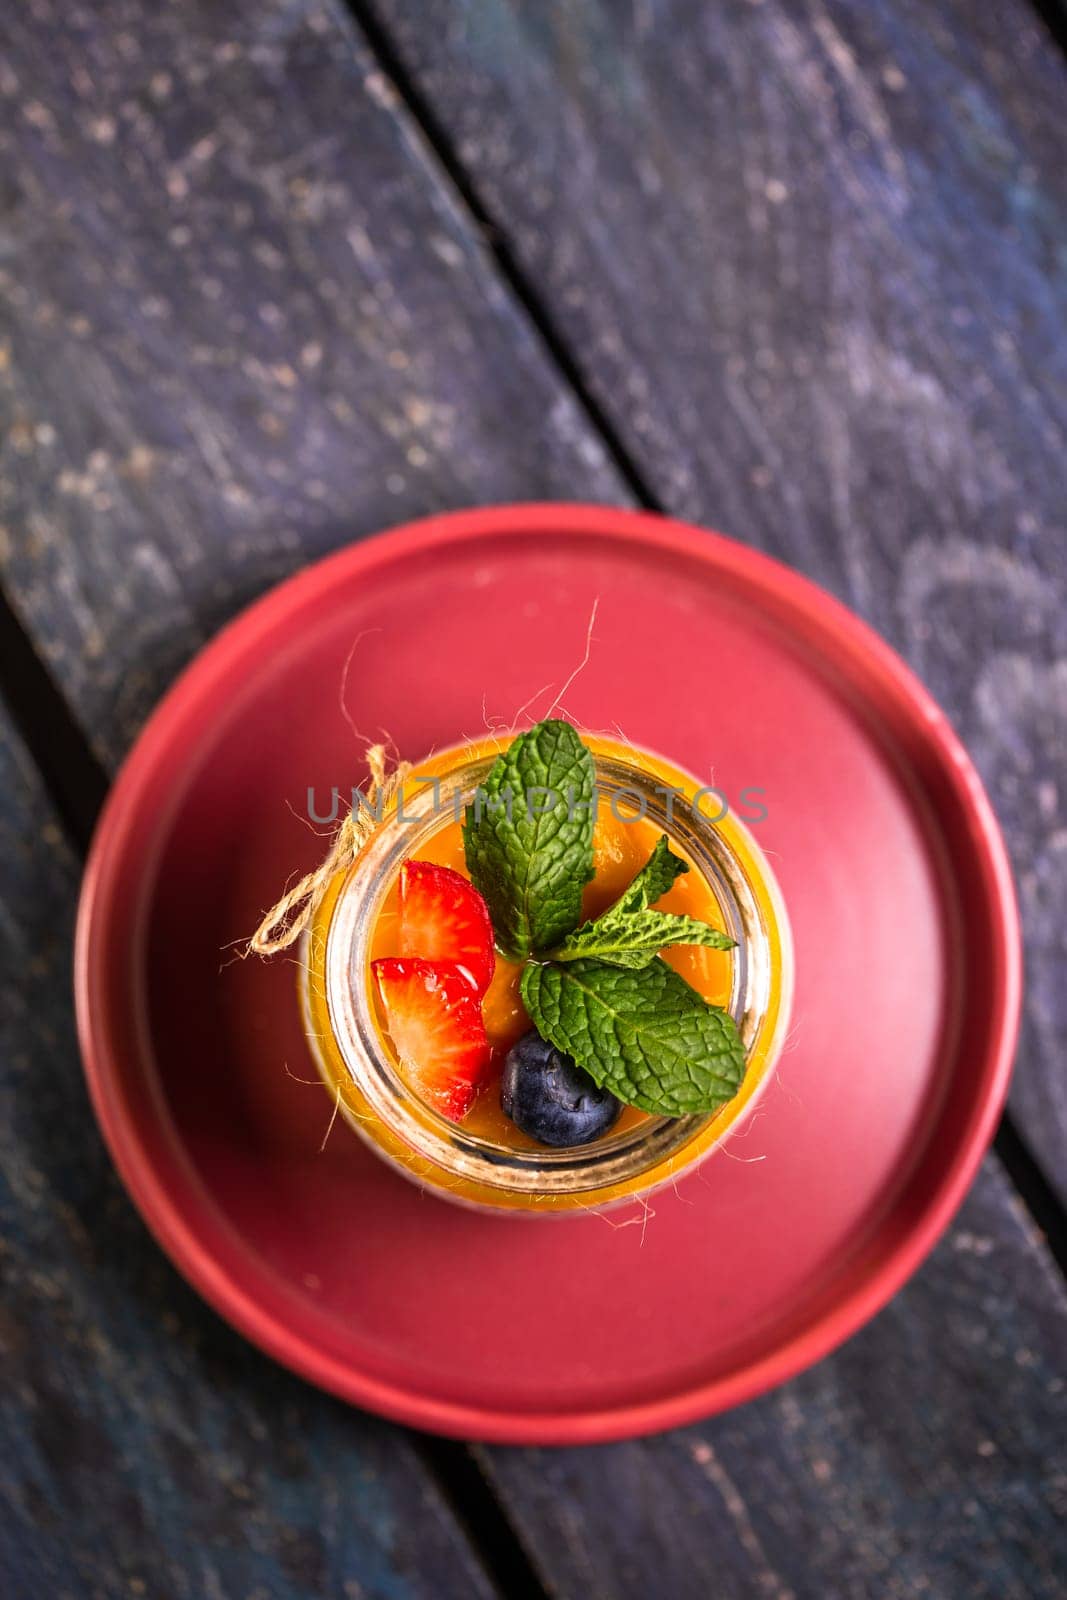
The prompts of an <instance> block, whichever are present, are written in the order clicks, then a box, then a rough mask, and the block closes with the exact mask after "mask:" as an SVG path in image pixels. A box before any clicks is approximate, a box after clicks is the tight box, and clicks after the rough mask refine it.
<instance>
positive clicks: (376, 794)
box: [248, 744, 411, 956]
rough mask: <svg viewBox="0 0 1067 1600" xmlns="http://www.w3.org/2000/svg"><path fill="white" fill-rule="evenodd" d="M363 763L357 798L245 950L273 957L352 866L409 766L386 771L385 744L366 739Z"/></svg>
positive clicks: (297, 933) (298, 932)
mask: <svg viewBox="0 0 1067 1600" xmlns="http://www.w3.org/2000/svg"><path fill="white" fill-rule="evenodd" d="M367 765H368V767H369V768H370V782H369V783H368V784H367V786H366V788H365V790H363V801H362V803H359V804H357V805H354V806H353V807H352V809H351V811H349V813H348V815H347V816H346V817H345V818H344V821H343V822H342V823H341V824H340V826H339V827H338V829H337V832H336V833H335V834H334V836H333V841H332V843H331V845H330V848H329V850H328V851H327V853H326V855H325V857H324V858H323V860H322V861H321V862H320V863H319V865H318V866H317V867H316V868H315V870H314V871H313V872H309V873H307V874H306V875H305V876H304V877H303V878H301V879H300V882H299V883H295V884H294V885H293V887H292V888H291V889H289V890H287V891H286V893H285V894H283V895H282V897H281V899H280V900H279V901H278V902H277V904H276V905H273V906H271V908H270V910H269V911H268V912H267V914H266V916H265V917H264V918H263V920H262V922H261V923H260V925H259V927H258V928H257V929H256V931H255V933H254V934H253V935H252V937H251V939H250V940H249V942H248V949H249V953H250V954H252V955H257V956H273V955H276V954H277V952H278V951H279V950H288V948H289V946H290V945H291V944H294V943H295V942H296V940H297V939H299V937H300V935H301V934H302V933H303V931H304V929H305V928H306V927H307V926H308V924H309V923H310V921H311V919H312V917H313V916H314V915H315V912H316V911H317V910H318V908H319V906H320V905H321V903H322V897H323V895H324V894H325V893H326V890H327V888H328V887H329V885H330V883H331V881H332V879H333V877H334V875H335V874H336V873H338V872H340V871H341V870H342V869H344V868H347V867H350V866H351V865H352V862H353V861H355V859H356V857H357V856H358V855H359V853H360V851H361V850H362V849H363V846H364V845H365V844H366V843H367V840H368V839H370V838H371V836H372V835H373V834H374V833H376V832H377V830H378V829H379V828H380V827H381V824H382V821H383V820H384V818H385V813H386V809H387V807H388V806H390V805H391V804H392V802H393V800H394V799H395V797H396V794H397V791H398V790H399V789H400V787H401V785H402V784H403V782H404V780H405V778H406V777H407V776H408V774H409V773H410V771H411V763H410V762H409V761H400V762H398V763H397V765H396V766H395V767H394V768H393V770H392V772H388V771H387V770H386V765H387V763H386V753H385V746H384V745H383V744H372V745H371V747H370V749H369V750H368V751H367Z"/></svg>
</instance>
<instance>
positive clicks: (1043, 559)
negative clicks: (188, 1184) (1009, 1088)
mask: <svg viewBox="0 0 1067 1600" xmlns="http://www.w3.org/2000/svg"><path fill="white" fill-rule="evenodd" d="M1057 30H1058V31H1059V33H1060V45H1062V42H1063V38H1064V36H1065V35H1064V31H1063V28H1062V13H1060V12H1059V11H1058V9H1057V0H1043V3H1042V4H1041V5H1040V6H1038V5H1036V4H1031V3H1030V0H990V3H988V4H984V5H980V6H975V5H972V4H969V3H966V0H722V3H720V4H701V3H700V0H614V3H609V0H599V3H597V0H420V3H418V4H408V5H404V4H401V3H400V0H373V3H372V4H365V3H364V0H354V4H353V5H352V7H351V10H345V9H344V8H343V6H342V5H341V4H340V0H338V3H336V4H332V5H331V4H329V3H319V0H255V3H254V0H177V3H174V4H171V5H165V6H161V5H154V4H150V3H149V0H76V3H74V4H62V3H61V0H19V3H17V4H10V5H8V6H7V7H5V8H4V16H3V19H2V21H0V37H2V46H0V397H2V399H0V424H2V426H0V434H2V445H0V448H2V454H0V574H2V580H3V586H4V591H5V593H6V596H7V607H8V609H7V611H6V613H5V614H4V616H3V620H2V626H0V646H2V657H0V665H2V672H3V676H2V688H3V690H4V694H5V704H6V710H4V711H3V713H2V715H0V760H2V783H0V829H2V838H0V938H2V940H3V948H4V967H3V1017H2V1030H3V1051H2V1055H0V1084H2V1093H3V1114H2V1118H0V1172H2V1187H0V1206H2V1211H3V1258H2V1261H3V1276H4V1299H3V1311H2V1315H0V1340H2V1344H3V1378H4V1382H3V1398H2V1406H0V1414H2V1418H3V1430H4V1447H3V1451H2V1455H0V1488H2V1494H3V1501H4V1512H3V1515H2V1517H0V1569H2V1570H0V1586H2V1591H3V1593H4V1594H5V1595H7V1596H11V1597H13V1600H14V1597H21V1596H33V1597H34V1600H38V1597H42V1596H49V1597H53V1596H54V1597H57V1600H58V1597H60V1596H107V1597H111V1596H118V1595H147V1596H150V1597H152V1600H178V1597H195V1600H200V1597H212V1596H214V1597H224V1600H238V1597H241V1600H244V1597H249V1600H250V1597H252V1596H256V1597H267V1596H271V1597H274V1596H279V1597H291V1596H298V1595H299V1596H304V1595H331V1596H333V1595H336V1596H349V1597H355V1596H364V1595H373V1596H389V1597H408V1596H434V1597H446V1596H447V1597H450V1596H453V1595H455V1596H464V1597H466V1596H469V1595H478V1596H483V1595H484V1596H489V1595H493V1594H501V1595H506V1596H508V1597H511V1596H537V1595H543V1594H544V1593H545V1592H546V1591H547V1592H548V1593H550V1594H558V1595H566V1596H581V1597H585V1596H604V1597H609V1596H610V1597H621V1596H626V1597H641V1600H644V1597H645V1596H650V1595H657V1596H658V1595H664V1596H669V1597H671V1600H683V1597H689V1596H692V1597H700V1600H704V1597H708V1596H712V1595H714V1596H716V1597H723V1600H727V1597H735V1596H744V1597H748V1596H760V1597H763V1596H774V1597H779V1600H782V1597H786V1596H796V1597H798V1600H799V1597H809V1596H810V1597H813V1600H826V1597H836V1596H856V1597H861V1596H862V1597H868V1596H908V1597H912V1596H919V1595H922V1596H939V1597H940V1596H944V1597H952V1600H957V1597H964V1600H977V1597H981V1596H989V1597H996V1600H1036V1597H1053V1596H1058V1595H1063V1594H1064V1593H1065V1592H1067V1548H1065V1541H1064V1531H1063V1530H1064V1520H1063V1519H1064V1515H1065V1512H1067V1477H1065V1471H1067V1464H1065V1460H1064V1439H1065V1438H1067V1393H1065V1389H1064V1382H1065V1365H1064V1353H1065V1345H1067V1301H1065V1297H1064V1289H1063V1282H1062V1278H1061V1276H1060V1271H1059V1269H1058V1268H1057V1264H1056V1257H1057V1256H1058V1258H1059V1265H1060V1267H1062V1266H1063V1262H1064V1250H1063V1220H1062V1219H1063V1212H1062V1209H1061V1208H1062V1204H1063V1202H1064V1201H1065V1200H1067V1093H1065V1089H1064V1078H1063V1047H1064V1041H1065V1036H1067V1008H1065V1001H1064V994H1065V992H1067V991H1065V984H1064V978H1065V975H1067V969H1065V949H1064V942H1065V921H1064V915H1063V907H1064V904H1065V902H1067V824H1065V821H1064V813H1063V810H1062V796H1063V795H1064V793H1065V792H1067V604H1065V594H1064V580H1065V576H1067V544H1065V539H1064V526H1063V520H1062V519H1063V512H1064V503H1065V498H1067V496H1065V488H1067V481H1065V480H1067V473H1065V460H1067V448H1065V442H1067V441H1065V432H1067V429H1065V420H1067V419H1065V414H1067V339H1065V331H1064V330H1065V321H1064V318H1065V311H1067V285H1065V276H1064V271H1065V269H1064V262H1065V251H1067V216H1065V212H1067V207H1065V173H1067V140H1065V137H1064V110H1065V107H1067V70H1065V64H1064V59H1063V55H1062V53H1061V49H1060V45H1058V44H1057V40H1056V37H1055V34H1056V32H1057ZM516 498H549V499H551V498H589V499H600V500H607V501H618V502H632V501H639V502H641V503H644V504H646V505H650V506H657V507H661V508H665V509H668V510H670V511H672V512H675V513H677V514H680V515H683V516H687V517H691V518H693V519H696V520H699V521H703V522H706V523H708V524H711V525H714V526H717V527H720V528H722V529H724V530H725V531H728V532H731V533H733V534H734V535H735V536H737V537H739V538H741V539H744V540H747V541H750V542H751V543H753V544H755V545H758V546H759V547H761V548H763V549H765V550H768V551H770V552H772V553H774V554H776V555H778V556H781V557H783V558H784V559H786V560H787V561H790V562H792V563H793V564H794V565H796V566H798V567H799V568H801V569H802V570H803V571H805V572H806V573H808V574H809V575H810V576H812V577H813V578H815V579H817V580H818V581H819V582H821V583H823V584H825V585H826V586H827V587H829V588H830V589H832V590H834V591H835V592H836V593H837V594H839V595H840V596H841V597H842V598H843V599H845V600H846V601H847V602H848V603H849V604H851V605H852V606H854V607H856V608H857V609H858V610H859V611H860V612H861V613H862V614H863V615H865V616H866V617H867V618H868V619H869V620H870V621H871V622H873V623H874V624H875V626H876V627H878V628H879V629H880V630H881V631H882V632H883V633H884V634H885V635H886V636H887V637H888V638H889V639H890V640H891V641H892V642H893V643H894V644H895V645H896V646H897V647H898V648H899V649H900V650H902V651H903V653H904V654H905V656H907V658H908V659H909V660H910V661H911V663H912V664H913V665H914V666H915V667H916V669H917V670H918V671H919V673H920V674H921V675H922V677H923V678H924V679H925V681H926V682H927V683H928V685H929V686H930V687H931V688H932V689H933V690H934V692H935V693H936V694H937V695H938V696H939V698H940V699H941V701H942V702H943V704H944V705H945V706H946V708H947V709H948V711H949V712H950V714H951V715H952V716H953V718H954V720H955V722H956V724H957V726H958V728H959V729H960V731H961V732H962V734H963V735H964V737H965V738H966V739H967V740H968V742H969V744H970V746H971V749H972V750H973V752H974V754H975V756H976V758H977V761H978V763H979V766H980V767H981V769H982V771H983V774H984V776H985V779H986V781H987V783H988V785H989V787H990V790H991V793H992V795H993V798H994V801H995V802H996V804H997V806H998V808H999V811H1000V814H1001V817H1002V819H1003V822H1004V825H1005V829H1006V832H1007V836H1008V841H1009V844H1010V846H1011V849H1012V851H1013V854H1014V859H1015V864H1016V868H1017V872H1018V879H1019V888H1020V895H1021V900H1022V906H1023V911H1024V916H1025V920H1026V925H1027V937H1028V962H1029V999H1028V1006H1027V1014H1026V1024H1025V1030H1024V1037H1023V1043H1022V1049H1021V1051H1020V1056H1019V1063H1018V1070H1017V1075H1016V1080H1015V1085H1014V1089H1013V1093H1012V1098H1011V1107H1010V1111H1009V1115H1008V1117H1007V1118H1006V1120H1005V1123H1004V1126H1003V1128H1002V1131H1001V1134H1000V1136H999V1138H998V1141H997V1146H996V1151H995V1153H994V1154H992V1155H991V1156H990V1157H989V1158H988V1160H987V1161H986V1164H985V1166H984V1168H983V1171H982V1174H981V1177H980V1179H979V1181H978V1183H977V1184H976V1186H975V1188H974V1191H973V1193H972V1195H971V1197H970V1199H969V1200H968V1201H967V1203H966V1205H965V1207H964V1209H963V1211H962V1213H961V1215H960V1216H959V1218H958V1220H957V1222H956V1225H955V1226H954V1227H953V1229H952V1230H951V1232H950V1234H949V1235H948V1237H947V1238H946V1239H945V1241H944V1242H943V1243H942V1245H941V1246H940V1248H939V1249H938V1250H937V1252H936V1253H935V1255H934V1257H933V1258H932V1259H931V1260H930V1261H929V1262H928V1264H927V1265H926V1266H925V1267H924V1268H923V1270H922V1271H921V1272H920V1273H919V1275H918V1277H917V1278H916V1279H915V1280H914V1281H913V1283H912V1284H911V1285H910V1287H909V1288H908V1289H907V1290H906V1291H905V1292H904V1293H903V1294H901V1295H900V1296H899V1297H898V1298H897V1300H896V1301H895V1302H894V1303H893V1304H892V1306H891V1307H890V1308H889V1309H888V1310H887V1311H885V1312H883V1313H882V1315H881V1316H880V1317H879V1318H878V1319H877V1320H876V1321H875V1323H874V1324H873V1325H872V1326H870V1327H868V1328H867V1330H866V1331H865V1332H864V1333H862V1334H861V1335H860V1336H859V1337H858V1338H856V1339H855V1340H853V1341H852V1343H851V1344H849V1345H848V1346H847V1347H846V1348H845V1349H843V1350H842V1351H840V1352H839V1353H838V1354H837V1355H835V1356H834V1357H833V1358H832V1359H830V1360H827V1361H825V1362H824V1363H823V1364H822V1365H821V1366H820V1367H818V1368H817V1369H816V1370H814V1371H812V1372H809V1373H808V1374H806V1375H805V1376H804V1377H802V1378H800V1379H798V1380H797V1381H795V1382H794V1383H792V1384H790V1385H789V1386H788V1387H787V1388H786V1389H784V1390H782V1391H780V1392H778V1393H776V1394H773V1395H771V1396H768V1397H767V1398H765V1399H763V1400H761V1401H758V1402H757V1403H754V1404H752V1405H750V1406H748V1407H746V1408H745V1409H743V1410H742V1411H739V1412H737V1413H734V1414H732V1415H728V1416H725V1417H721V1418H719V1419H716V1420H715V1421H713V1422H710V1423H708V1424H706V1425H702V1426H696V1427H693V1428H689V1429H686V1430H684V1431H681V1432H678V1433H674V1434H669V1435H664V1436H662V1437H659V1438H655V1439H650V1440H645V1441H641V1442H637V1443H632V1444H622V1445H616V1446H611V1447H604V1448H596V1449H589V1450H568V1451H541V1450H507V1449H481V1448H475V1449H472V1450H468V1449H467V1448H466V1447H464V1446H462V1445H458V1444H451V1443H442V1442H438V1441H433V1440H427V1439H423V1438H420V1437H417V1436H414V1435H411V1434H407V1433H405V1432H403V1431H402V1430H400V1429H398V1428H395V1427H392V1426H389V1425H386V1424H384V1423H380V1422H378V1421H376V1420H374V1419H372V1418H369V1417H366V1416H363V1415H360V1414H358V1413H355V1412H352V1411H349V1410H347V1409H345V1407H343V1406H342V1405H340V1404H339V1403H336V1402H334V1401H333V1400H330V1399H328V1398H326V1397H324V1396H322V1395H320V1394H318V1393H315V1392H313V1391H311V1390H310V1389H308V1388H306V1387H304V1386H303V1385H301V1384H300V1383H299V1382H298V1381H297V1380H296V1379H294V1378H291V1377H289V1376H288V1375H287V1374H286V1373H285V1372H283V1371H281V1370H279V1369H278V1368H276V1367H274V1366H273V1365H271V1364H270V1362H268V1361H267V1360H266V1359H265V1358H263V1357H261V1356H259V1355H258V1354H257V1353H256V1352H255V1351H253V1350H252V1349H250V1348H248V1347H247V1346H246V1345H245V1344H243V1343H242V1342H241V1341H240V1339H238V1338H237V1336H236V1335H235V1334H232V1333H231V1332H230V1331H229V1330H228V1329H227V1328H226V1327H225V1326H223V1325H222V1324H221V1323H220V1322H219V1321H218V1320H217V1319H216V1318H215V1317H214V1315H213V1314H211V1313H210V1312H208V1311H207V1310H206V1309H205V1308H204V1307H203V1306H202V1305H201V1304H200V1303H199V1302H198V1300H197V1299H196V1298H195V1297H194V1295H193V1294H192V1293H191V1291H189V1290H187V1289H186V1288H185V1286H184V1285H183V1284H182V1282H181V1281H180V1280H179V1279H178V1278H177V1277H176V1275H175V1273H174V1272H173V1271H172V1270H171V1269H170V1267H169V1266H168V1265H167V1263H166V1262H165V1260H164V1259H163V1257H162V1256H161V1255H160V1253H159V1252H158V1250H157V1249H156V1248H155V1247H154V1245H153V1244H152V1243H151V1241H150V1240H149V1239H148V1237H147V1235H146V1233H145V1231H144V1229H143V1227H142V1225H141V1224H140V1222H139V1220H138V1218H137V1217H136V1215H135V1214H134V1213H133V1211H132V1209H131V1207H130V1205H129V1204H128V1202H127V1201H126V1199H125V1197H124V1195H123V1193H122V1191H121V1190H120V1188H119V1185H118V1183H117V1180H116V1179H115V1177H114V1176H113V1174H112V1171H111V1168H110V1165H109V1162H108V1160H107V1158H106V1156H105V1154H104V1152H103V1150H102V1147H101V1145H100V1142H99V1139H98V1137H97V1134H96V1132H95V1129H94V1126H93V1123H92V1119H91V1116H90V1113H89V1108H88V1104H87V1100H86V1097H85V1093H84V1090H83V1087H82V1080H81V1073H80V1068H79V1065H78V1060H77V1054H76V1050H75V1044H74V1039H73V1034H72V1020H71V1006H70V1001H69V998H68V996H69V970H68V969H69V936H70V927H71V916H72V907H73V904H74V897H75V893H76V889H77V882H78V863H79V856H80V854H81V852H82V851H83V850H84V848H85V845H86V842H87V835H88V831H89V828H90V826H91V822H92V817H93V814H94V812H95V809H96V807H97V806H98V804H99V801H100V799H101V797H102V795H103V792H104V789H105V786H106V782H107V776H108V774H109V772H110V771H111V770H112V769H113V767H114V766H115V764H116V763H117V762H118V761H119V759H120V758H121V756H122V754H123V752H124V751H125V750H126V748H127V747H128V746H129V744H130V742H131V740H132V738H133V737H134V735H135V733H136V731H137V729H138V726H139V725H140V723H141V721H142V720H143V718H144V716H145V715H146V713H147V712H148V710H149V709H150V707H151V706H152V704H153V702H154V700H155V699H156V698H157V696H158V695H159V694H160V692H161V691H162V690H163V688H164V687H165V686H166V684H167V683H168V681H169V680H170V679H171V678H172V676H173V675H174V673H175V671H176V670H177V669H178V668H179V667H180V666H181V665H182V664H183V663H184V662H185V661H186V660H188V658H189V657H190V656H191V655H192V653H193V652H194V651H195V650H196V649H197V647H198V646H199V645H200V644H201V643H202V642H203V641H204V640H205V639H206V638H207V637H208V636H209V635H210V634H211V633H212V631H213V630H214V629H216V628H217V627H218V626H219V624H220V623H222V622H223V621H224V620H225V619H226V618H227V617H229V616H230V615H231V614H232V613H233V612H234V611H235V610H236V609H237V608H238V607H239V606H240V605H241V604H242V603H243V602H244V601H246V600H248V599H249V598H250V597H252V596H253V595H256V594H258V593H259V592H260V591H262V590H263V589H264V588H265V587H266V586H267V585H268V584H270V583H272V582H273V581H274V580H276V579H278V578H280V577H281V576H283V575H284V574H286V573H288V572H291V571H292V570H293V569H294V568H296V567H298V566H299V565H301V564H302V563H303V562H306V561H307V560H309V559H311V558H313V557H314V556H317V555H319V554H322V553H323V552H326V551H328V550H330V549H332V548H334V547H335V546H337V545H339V544H341V543H343V542H345V541H347V540H351V539H353V538H358V537H360V536H361V535H364V534H368V533H370V532H372V531H374V530H376V529H379V528H381V527H385V526H388V525H389V524H391V523H395V522H397V521H400V520H402V519H404V518H407V517H410V516H413V515H417V514H419V513H422V512H427V511H430V510H432V509H436V508H442V507H453V506H460V505H464V504H468V503H471V502H477V501H492V500H500V499H516ZM1046 1235H1047V1239H1046V1237H1045V1236H1046Z"/></svg>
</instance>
